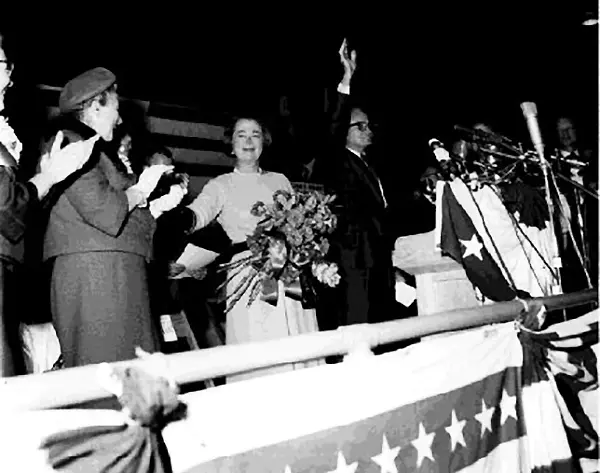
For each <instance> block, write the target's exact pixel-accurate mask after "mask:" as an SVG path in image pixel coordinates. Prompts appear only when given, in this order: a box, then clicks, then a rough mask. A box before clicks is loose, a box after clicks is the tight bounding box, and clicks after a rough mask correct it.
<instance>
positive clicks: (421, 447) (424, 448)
mask: <svg viewBox="0 0 600 473" xmlns="http://www.w3.org/2000/svg"><path fill="white" fill-rule="evenodd" d="M433 437H435V432H431V433H430V434H427V433H425V427H424V426H423V424H421V423H420V424H419V436H418V437H417V438H416V439H415V440H413V441H412V442H411V443H412V444H413V445H414V447H415V448H416V449H417V468H419V467H420V466H421V462H422V461H423V460H424V459H425V457H427V458H429V459H430V460H431V461H433V462H434V461H435V460H434V459H433V453H432V452H431V444H432V443H433Z"/></svg>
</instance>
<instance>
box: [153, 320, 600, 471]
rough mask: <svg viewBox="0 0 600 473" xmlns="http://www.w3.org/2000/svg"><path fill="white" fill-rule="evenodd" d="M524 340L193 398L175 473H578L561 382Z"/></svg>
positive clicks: (393, 358)
mask: <svg viewBox="0 0 600 473" xmlns="http://www.w3.org/2000/svg"><path fill="white" fill-rule="evenodd" d="M596 318H597V315H596ZM583 325H585V324H583ZM586 327H587V326H586ZM550 333H551V331H548V332H547V333H544V334H542V335H540V337H542V338H543V337H545V336H550V335H549V334H550ZM518 334H519V331H518V329H517V327H516V326H515V324H514V323H508V324H503V325H498V326H491V327H485V328H481V329H476V330H471V331H467V332H463V333H458V334H454V335H449V336H447V337H443V338H437V339H433V340H428V341H425V342H422V343H420V344H417V345H413V346H411V347H409V348H407V349H404V350H400V351H397V352H394V353H390V354H385V355H380V356H377V357H371V358H366V359H362V360H356V361H354V362H348V363H343V364H340V365H327V366H321V367H318V368H313V369H309V370H303V371H296V372H294V373H285V374H282V375H275V376H271V377H265V378H258V379H253V380H250V381H247V382H244V383H237V384H234V385H228V386H223V387H218V388H215V389H210V390H208V391H203V392H200V393H192V394H188V395H186V396H184V397H185V399H186V402H188V405H189V407H190V411H189V412H190V417H189V418H188V420H186V421H183V422H179V423H173V424H170V425H169V426H167V427H166V429H165V431H164V438H165V442H166V443H167V446H168V448H169V451H170V453H171V458H172V461H173V467H174V471H180V472H186V473H199V472H203V473H204V472H211V473H212V472H228V471H243V472H249V473H250V472H281V473H301V472H306V473H308V472H315V473H325V472H338V473H341V472H377V473H380V472H382V473H388V472H393V473H397V472H417V471H423V472H453V471H463V472H483V471H501V472H510V473H515V472H545V471H556V472H560V471H565V472H570V471H573V469H574V468H573V467H574V462H575V460H574V459H573V458H572V453H571V447H570V446H569V440H570V439H569V438H568V436H567V435H566V433H565V428H564V427H563V417H562V416H563V414H564V413H563V411H562V410H561V408H560V407H559V405H560V403H559V402H557V399H559V397H558V393H557V390H556V387H555V383H554V381H553V377H552V376H551V374H550V373H549V372H548V370H547V369H546V368H545V367H544V361H543V359H539V358H538V355H539V353H542V352H541V351H539V350H538V351H539V353H537V352H535V350H534V349H533V347H536V346H538V345H536V344H535V343H532V342H531V343H527V344H523V345H522V344H521V343H520V341H519V338H518ZM524 349H525V350H527V353H529V350H532V351H533V352H535V353H533V354H532V353H529V354H528V355H527V356H525V357H524V356H523V353H524V351H523V350H524ZM524 359H525V360H528V361H527V363H528V366H527V367H526V366H524ZM596 379H597V378H596ZM590 471H591V470H590Z"/></svg>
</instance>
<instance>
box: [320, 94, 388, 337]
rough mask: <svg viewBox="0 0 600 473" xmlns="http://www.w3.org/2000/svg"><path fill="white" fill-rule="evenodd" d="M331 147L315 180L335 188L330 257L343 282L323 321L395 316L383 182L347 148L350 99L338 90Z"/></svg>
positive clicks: (330, 295)
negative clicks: (379, 181)
mask: <svg viewBox="0 0 600 473" xmlns="http://www.w3.org/2000/svg"><path fill="white" fill-rule="evenodd" d="M339 99H340V100H338V103H337V106H336V108H335V112H334V115H333V120H332V127H331V142H330V145H329V149H328V150H327V151H326V152H324V153H323V154H322V159H321V161H320V162H318V166H317V167H316V169H315V181H316V182H319V183H321V184H323V185H324V186H325V187H326V189H327V190H328V191H329V192H332V193H334V194H335V195H336V196H337V198H336V201H335V206H336V210H337V211H336V214H337V215H338V218H339V220H338V225H337V228H336V230H335V232H334V233H333V234H332V235H331V238H330V242H331V249H330V252H329V254H328V259H330V260H332V261H334V262H336V263H338V265H339V266H340V275H341V277H342V281H341V283H340V285H339V287H337V288H335V290H333V291H329V290H324V291H323V295H322V296H320V301H321V302H320V304H321V310H317V317H318V318H319V326H320V327H321V328H322V329H332V328H336V327H337V326H339V325H349V324H354V323H365V322H379V321H382V320H385V319H386V318H389V317H393V311H392V310H391V309H390V308H391V306H392V303H393V287H392V284H393V279H392V278H393V270H392V253H391V250H392V242H391V238H390V237H389V232H388V224H387V211H386V208H385V203H384V200H383V196H382V194H381V190H380V187H379V183H378V182H377V178H376V176H375V175H374V172H373V171H369V167H368V165H367V163H365V162H364V161H363V160H362V158H361V157H359V156H357V155H355V154H354V153H353V152H352V151H350V150H347V149H346V148H345V133H346V130H347V126H345V125H347V124H348V123H349V114H350V113H349V112H350V109H349V106H348V105H349V104H348V98H347V97H346V96H343V95H342V94H339Z"/></svg>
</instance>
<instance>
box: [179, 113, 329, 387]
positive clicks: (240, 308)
mask: <svg viewBox="0 0 600 473" xmlns="http://www.w3.org/2000/svg"><path fill="white" fill-rule="evenodd" d="M227 138H229V139H230V140H231V144H232V148H233V151H232V152H233V154H234V155H235V159H236V163H235V168H234V170H233V172H230V173H227V174H223V175H221V176H218V177H216V178H214V179H213V180H211V181H210V182H208V183H207V184H206V186H205V187H204V189H203V190H202V193H201V194H200V195H199V196H198V197H197V198H196V199H195V200H194V201H193V202H192V203H191V204H190V205H189V206H188V207H187V209H189V210H191V211H192V212H193V215H192V214H191V213H189V210H188V215H187V217H188V218H189V220H188V222H189V225H188V226H187V229H188V230H192V231H194V230H198V229H200V228H204V227H205V226H207V225H208V224H209V223H211V222H212V221H213V220H215V219H216V220H217V221H218V223H220V224H221V226H222V227H223V229H224V230H225V232H226V233H227V235H228V236H229V238H230V239H231V241H232V242H233V245H234V248H237V249H238V250H241V251H239V252H238V253H237V254H235V256H233V258H232V261H238V260H241V259H243V258H247V257H248V256H250V255H251V252H250V251H249V250H248V247H247V246H246V245H245V242H246V239H247V237H248V236H249V235H251V234H252V233H253V232H254V230H255V228H256V226H257V224H258V222H259V220H260V217H258V216H256V215H253V213H252V208H253V207H254V205H255V203H257V202H259V201H262V202H266V203H270V202H272V201H273V194H274V193H275V192H276V191H278V190H285V191H288V192H290V193H292V186H291V184H290V182H289V181H288V179H287V178H286V177H285V176H284V175H283V174H279V173H274V172H266V171H263V170H262V169H261V168H260V165H259V160H260V157H261V154H262V152H263V149H264V148H265V147H266V146H268V145H269V144H270V141H271V136H270V134H269V133H268V131H267V130H266V129H265V128H264V127H263V126H262V125H261V123H260V122H259V120H257V119H255V118H251V117H247V118H240V119H238V120H236V121H235V123H234V124H233V127H232V128H231V129H230V130H229V132H228V134H227ZM182 216H183V217H185V214H182ZM253 271H256V270H255V269H254V268H253V267H251V266H250V265H248V266H246V267H244V268H243V270H242V271H239V272H238V273H236V274H235V275H233V274H232V275H231V278H228V279H230V280H229V282H228V283H227V286H226V292H227V295H228V296H231V295H233V294H234V292H235V291H236V289H238V288H239V287H240V284H242V283H243V281H244V278H246V277H247V276H249V275H251V272H253ZM250 292H251V291H250V290H249V289H247V290H245V291H244V292H243V293H242V294H240V297H234V298H232V297H228V300H227V322H226V343H227V344H237V343H246V342H256V341H263V340H270V339H276V338H281V337H286V336H290V335H297V334H300V333H305V332H313V331H317V330H318V326H317V319H316V315H315V311H314V309H310V310H305V309H303V308H302V304H301V302H300V301H297V300H294V299H291V298H289V297H287V296H285V297H284V296H283V295H282V291H281V290H280V291H279V297H278V298H277V302H276V303H271V302H266V301H265V300H263V298H262V297H261V296H259V297H257V298H256V299H255V300H254V301H252V303H251V304H250V305H248V302H249V298H250ZM308 364H312V365H314V364H318V362H310V363H294V364H291V365H284V366H279V367H273V368H267V369H261V370H254V371H251V372H247V373H242V374H240V375H235V376H231V377H229V378H228V381H229V382H231V381H238V380H242V379H246V378H251V377H255V376H261V375H264V374H271V373H275V372H281V371H288V370H292V369H297V368H302V367H305V366H307V365H308Z"/></svg>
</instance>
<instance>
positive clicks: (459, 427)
mask: <svg viewBox="0 0 600 473" xmlns="http://www.w3.org/2000/svg"><path fill="white" fill-rule="evenodd" d="M466 423H467V421H466V420H461V421H459V420H458V419H457V417H456V412H455V411H454V409H453V410H452V423H451V424H450V426H449V427H446V432H448V433H449V434H450V444H451V446H450V451H454V448H455V447H456V445H457V444H459V443H460V444H461V445H462V446H463V447H466V446H467V442H465V437H464V435H463V429H464V428H465V424H466Z"/></svg>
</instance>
